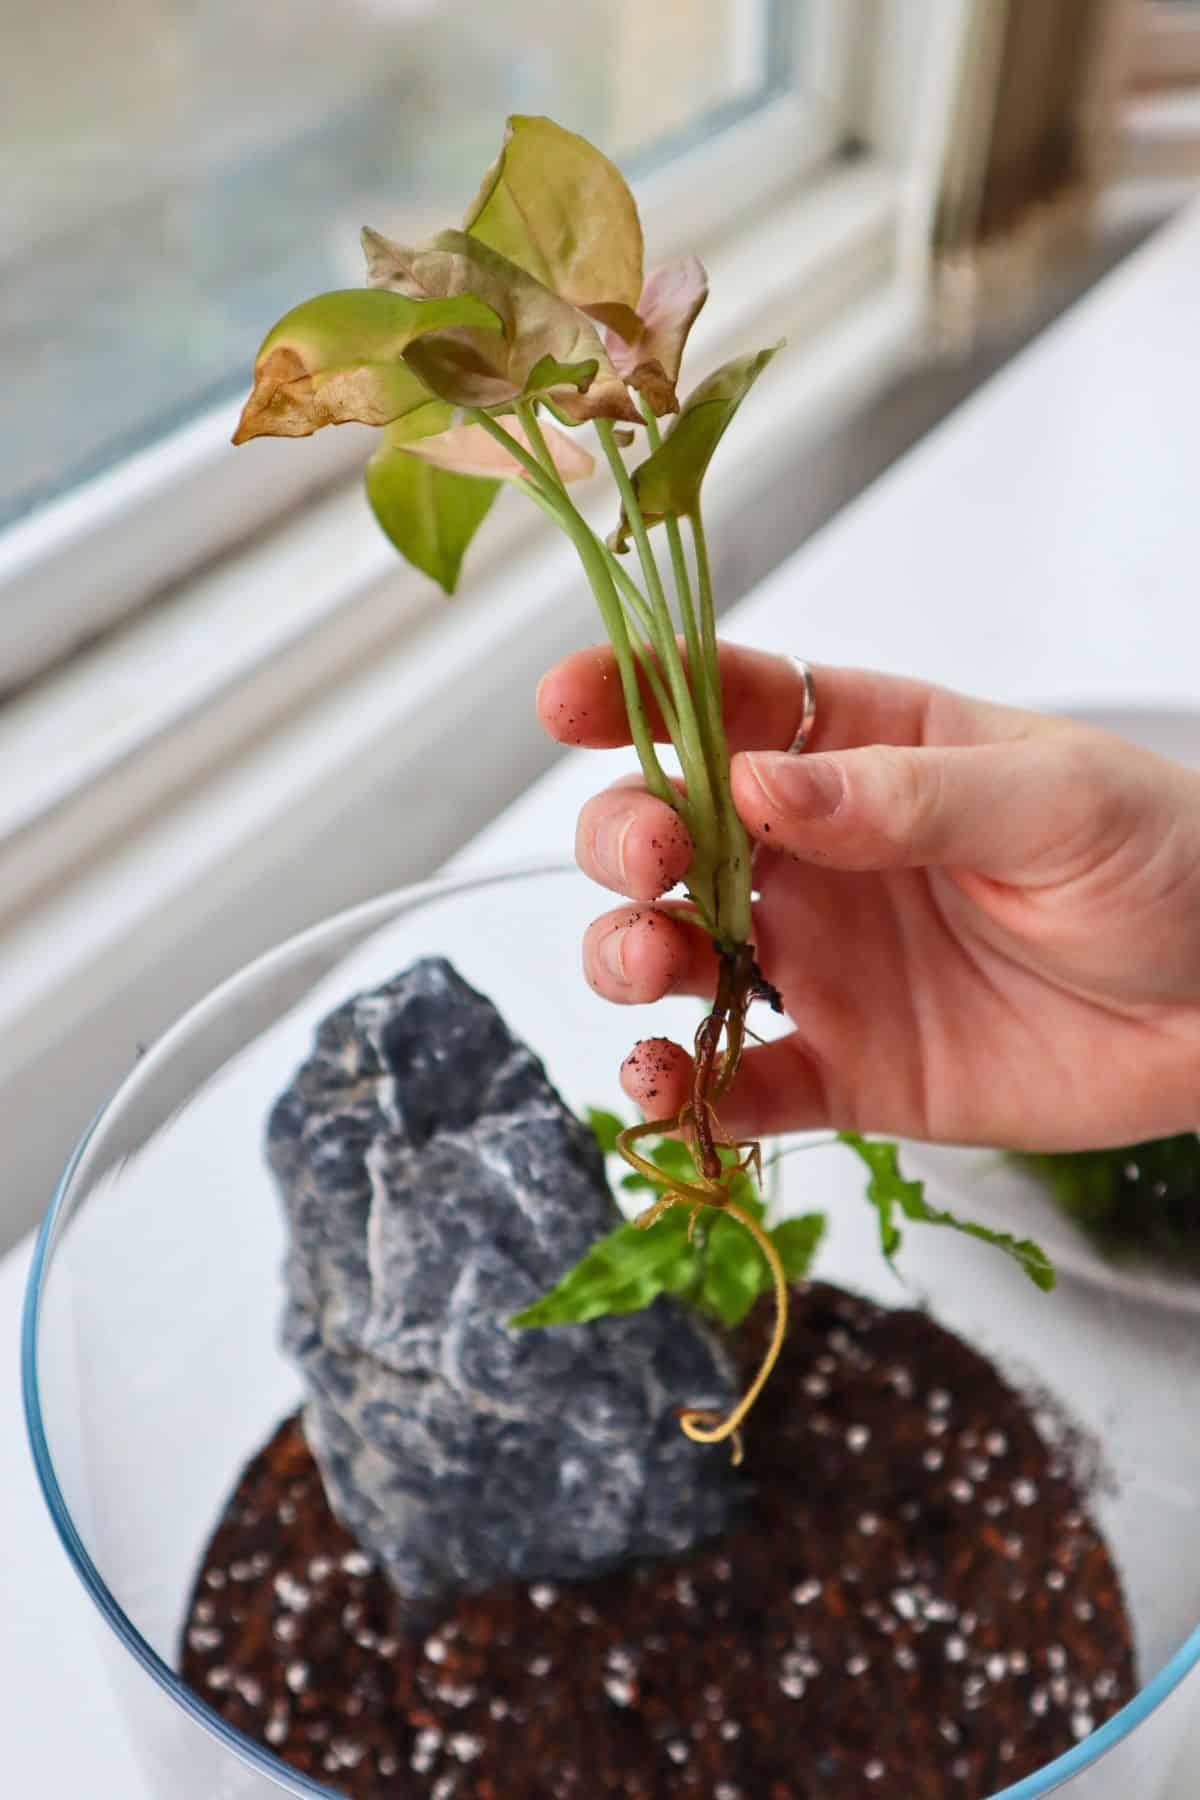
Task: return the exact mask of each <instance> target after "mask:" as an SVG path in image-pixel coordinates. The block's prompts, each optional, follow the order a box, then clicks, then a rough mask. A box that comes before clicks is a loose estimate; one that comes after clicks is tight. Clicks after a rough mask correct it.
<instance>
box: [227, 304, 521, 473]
mask: <svg viewBox="0 0 1200 1800" xmlns="http://www.w3.org/2000/svg"><path fill="white" fill-rule="evenodd" d="M501 325H502V321H501V318H500V317H499V315H498V314H497V313H496V312H495V311H494V310H493V309H492V308H491V307H490V306H488V305H486V304H485V303H484V302H483V301H482V300H479V299H476V298H475V297H474V296H473V295H470V294H467V293H461V294H458V295H455V296H454V297H439V298H437V299H434V300H429V299H417V298H410V297H405V296H404V295H401V294H389V293H384V292H379V291H373V290H372V289H369V288H351V289H348V290H346V291H345V292H341V293H333V294H319V295H318V296H317V298H316V299H315V300H307V301H305V303H304V304H303V305H302V306H297V307H295V308H294V309H293V310H292V311H291V312H290V313H287V314H285V316H284V317H283V318H282V319H280V321H279V323H278V325H276V326H275V328H274V330H273V331H271V332H269V333H268V335H267V337H266V339H265V340H264V342H263V346H262V348H261V350H260V351H259V353H258V357H257V359H256V361H255V365H254V388H253V391H252V392H251V395H250V398H249V399H248V400H247V402H246V404H245V406H244V408H243V409H242V416H241V419H240V420H239V422H238V428H237V431H236V432H235V433H234V438H233V441H234V443H235V444H242V443H245V442H246V440H247V439H248V438H254V437H307V436H308V435H309V434H310V433H311V432H314V431H318V430H319V429H320V428H321V426H322V425H341V424H345V423H346V422H347V421H348V420H351V419H357V420H359V421H360V422H361V423H362V424H364V425H387V424H389V423H390V422H391V421H392V420H393V419H397V418H399V417H401V415H402V414H404V413H407V412H410V411H411V410H412V409H413V408H414V407H417V406H420V405H423V404H424V402H425V401H426V400H428V398H429V395H428V393H427V392H426V391H425V389H424V388H423V387H422V386H421V383H420V381H419V380H418V378H417V377H416V375H414V373H413V371H412V370H411V369H410V368H409V367H408V366H407V364H406V363H405V362H404V361H403V355H404V352H405V350H406V349H407V348H408V347H409V345H410V344H412V343H413V342H414V341H415V340H416V339H417V338H419V337H421V336H422V335H423V334H424V333H426V332H441V331H447V330H454V329H458V328H465V327H471V328H472V332H473V335H475V336H478V338H479V339H480V341H485V340H487V339H489V338H490V339H492V340H493V341H494V342H495V343H497V344H500V343H502V341H503V339H502V336H501Z"/></svg>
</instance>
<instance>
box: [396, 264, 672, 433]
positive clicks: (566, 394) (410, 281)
mask: <svg viewBox="0 0 1200 1800" xmlns="http://www.w3.org/2000/svg"><path fill="white" fill-rule="evenodd" d="M363 248H364V249H365V251H366V254H367V274H368V279H369V280H370V281H371V282H372V283H373V285H374V286H376V287H385V288H387V289H388V290H389V291H391V292H393V293H396V294H399V295H403V296H408V297H411V298H424V299H427V300H428V299H435V298H436V299H442V298H447V297H451V296H456V295H468V294H469V295H473V296H475V297H476V298H478V299H479V300H482V301H484V302H486V304H487V305H488V306H490V307H491V308H492V310H493V311H494V312H495V313H496V314H497V315H498V316H499V318H500V319H501V321H502V323H503V334H502V336H500V337H496V336H495V335H494V334H492V333H490V332H482V331H457V332H453V333H440V334H439V335H438V336H437V337H436V338H431V339H430V340H429V342H428V343H427V344H421V343H415V342H414V343H413V344H411V345H410V346H409V348H408V350H407V351H406V353H405V356H406V360H407V362H408V364H409V367H410V368H411V369H412V370H413V371H414V373H415V374H416V375H418V376H419V378H420V380H421V381H422V382H423V383H424V384H425V386H426V387H427V388H429V389H430V390H431V392H433V393H435V394H437V395H438V396H439V397H440V398H441V399H443V400H446V401H448V402H449V403H450V404H451V405H452V406H478V407H484V408H486V409H487V410H488V411H490V412H497V413H501V412H511V411H512V408H513V405H514V403H515V402H516V401H517V400H529V399H535V398H537V399H541V398H545V399H548V400H551V401H552V402H553V404H554V408H555V411H556V412H557V413H558V414H559V415H560V416H562V417H565V418H567V419H569V420H570V421H571V422H572V423H573V424H581V423H582V422H583V421H584V420H586V419H595V418H602V419H628V420H630V421H633V422H638V421H639V420H640V415H639V413H638V411H637V409H636V407H635V406H634V404H633V401H632V400H631V399H630V397H629V393H628V390H627V389H626V387H625V383H624V382H623V381H622V380H621V378H620V376H619V375H618V374H617V372H616V370H615V369H614V368H613V366H612V363H611V362H610V361H609V359H608V354H607V352H606V351H605V348H604V345H603V344H602V343H601V341H600V334H599V333H598V332H597V330H596V328H595V326H594V325H593V324H592V323H591V322H590V320H588V319H585V318H584V317H583V315H582V313H580V312H579V311H577V309H576V308H575V307H574V306H572V305H570V303H569V302H568V301H566V300H561V299H559V297H558V295H557V294H552V293H551V292H550V290H549V288H546V287H543V286H542V284H541V282H539V281H535V280H534V279H533V277H532V276H531V275H528V274H527V273H526V272H525V270H524V269H522V268H519V267H518V265H517V264H516V263H512V262H509V260H508V258H507V257H504V256H501V255H500V254H499V253H498V252H497V251H495V250H492V249H490V248H489V247H488V245H486V244H483V243H480V242H479V241H478V240H476V239H475V238H473V237H468V235H467V234H466V232H463V231H443V232H441V233H439V235H438V236H437V237H436V238H434V240H433V242H432V243H431V244H429V245H426V246H425V247H424V248H421V249H410V248H408V247H407V246H405V245H402V244H393V243H391V242H390V241H389V240H388V239H387V238H384V237H381V236H380V235H379V233H378V232H374V231H365V232H364V233H363Z"/></svg>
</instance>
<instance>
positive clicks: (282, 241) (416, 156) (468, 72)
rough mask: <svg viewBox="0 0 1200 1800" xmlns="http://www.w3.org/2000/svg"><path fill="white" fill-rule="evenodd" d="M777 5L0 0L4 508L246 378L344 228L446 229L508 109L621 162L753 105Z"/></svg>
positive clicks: (778, 62) (28, 499) (56, 486)
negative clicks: (587, 141)
mask: <svg viewBox="0 0 1200 1800" xmlns="http://www.w3.org/2000/svg"><path fill="white" fill-rule="evenodd" d="M796 12H797V6H796V5H795V4H794V3H793V0H553V3H548V0H488V3H487V4H479V3H478V0H257V3H256V4H254V5H252V6H248V5H246V4H244V0H107V4H105V5H104V6H102V7H98V6H97V5H96V4H95V0H15V4H14V5H13V7H12V8H11V9H10V10H7V11H6V15H5V24H4V28H3V42H4V55H3V59H2V63H3V66H2V67H0V145H2V146H3V166H4V168H5V171H6V179H5V181H4V183H3V184H2V185H0V262H2V265H3V267H2V270H0V380H2V382H3V391H4V395H5V415H6V427H7V428H6V430H5V432H4V433H3V436H2V437H0V525H3V524H5V523H9V522H11V521H12V520H14V519H16V518H18V517H20V516H21V515H22V514H23V513H24V512H26V511H28V510H29V509H31V508H33V507H35V506H37V505H38V504H40V503H41V502H43V501H45V500H46V499H49V498H51V497H52V496H54V495H55V494H57V493H60V492H62V491H63V490H64V489H67V488H69V487H71V486H72V485H74V484H75V483H76V482H78V481H79V480H80V479H81V478H83V477H85V476H87V475H90V474H93V473H96V472H98V471H99V470H101V469H103V468H104V467H105V466H107V465H108V464H109V463H111V462H112V461H114V460H115V459H117V458H119V457H120V456H123V455H126V454H128V453H129V452H130V451H132V450H134V449H136V448H140V447H141V446H143V445H145V444H146V443H148V442H151V441H153V440H154V439H155V438H156V437H158V436H160V435H162V434H163V433H164V432H165V431H167V430H169V429H171V428H172V427H174V426H177V425H179V424H181V423H183V422H185V421H186V420H187V419H188V418H189V417H191V416H192V415H194V414H195V413H197V412H198V411H200V410H201V409H203V408H204V407H206V406H209V405H212V404H213V403H215V402H216V401H218V400H220V399H222V398H224V397H226V396H227V395H232V394H233V392H234V391H235V390H237V389H238V388H240V387H241V386H243V385H244V383H245V380H246V376H247V373H248V365H249V358H250V356H251V353H252V351H253V349H254V347H255V346H256V345H257V343H258V341H259V338H260V337H261V335H262V333H263V331H264V330H265V328H266V327H267V326H268V325H269V324H270V323H271V321H272V320H273V319H274V318H276V317H277V316H278V315H279V313H280V312H282V311H283V310H285V309H286V308H287V307H288V306H290V305H291V304H293V303H294V302H295V301H296V300H297V299H299V298H302V297H304V296H306V295H308V294H310V293H312V292H315V291H319V290H320V289H321V288H324V287H329V286H339V285H353V284H357V283H358V282H359V281H360V280H361V278H362V264H361V258H360V255H359V252H358V246H357V227H358V226H359V225H360V224H366V223H370V224H372V225H374V226H376V227H377V228H378V229H380V230H382V231H385V232H388V233H390V234H392V235H397V236H403V237H407V238H410V239H411V238H412V237H414V236H419V235H423V234H424V233H426V232H427V231H429V230H431V229H435V228H438V227H440V226H442V225H445V224H446V223H449V222H452V221H453V220H454V219H455V218H457V217H458V216H459V214H460V213H461V211H462V208H463V207H464V205H465V204H466V202H467V200H468V199H469V198H470V197H471V195H472V194H473V193H474V191H475V187H476V184H477V182H478V178H479V176H480V174H481V172H482V170H483V168H484V167H485V166H486V164H487V163H488V161H489V160H490V159H491V157H492V156H493V155H494V153H495V151H496V149H497V147H498V143H499V136H500V130H501V126H502V121H503V118H504V115H505V114H506V113H507V112H511V111H518V112H548V113H551V114H552V115H554V116H555V117H557V118H559V119H561V120H562V121H563V122H565V123H570V124H571V125H573V126H574V127H575V128H577V129H579V130H580V131H582V132H584V133H585V134H587V135H588V136H590V137H593V138H594V139H595V140H596V141H598V142H599V143H600V144H601V145H602V146H603V147H604V148H606V149H607V150H609V151H610V152H611V153H612V154H613V155H615V156H618V157H619V158H620V159H621V161H622V163H623V165H624V166H625V167H626V168H627V169H630V170H632V171H633V172H634V173H635V174H636V173H637V172H639V171H643V170H645V169H647V168H648V167H651V166H652V165H653V164H654V163H655V161H656V160H661V159H663V158H665V157H666V156H669V155H670V154H672V153H673V151H674V150H675V149H676V148H677V147H678V146H680V145H681V144H683V143H685V142H687V141H690V140H694V139H695V138H696V137H698V136H704V135H706V134H709V133H712V132H716V131H719V130H720V129H722V128H723V127H724V126H725V125H726V124H728V123H729V122H730V121H731V120H732V119H734V118H736V117H738V116H741V115H743V114H744V113H746V112H747V111H749V110H751V109H753V108H755V107H758V106H761V105H763V104H765V103H766V101H767V100H769V99H770V97H771V96H772V94H773V93H774V92H776V91H777V90H778V89H779V88H780V87H781V86H782V85H783V84H784V83H786V82H787V81H789V80H790V78H791V70H790V66H789V59H788V55H787V52H786V43H787V42H790V40H791V36H792V29H793V26H794V20H795V14H796Z"/></svg>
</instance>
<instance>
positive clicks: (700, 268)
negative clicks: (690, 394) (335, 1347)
mask: <svg viewBox="0 0 1200 1800" xmlns="http://www.w3.org/2000/svg"><path fill="white" fill-rule="evenodd" d="M707 298H708V276H707V275H706V274H705V271H704V264H703V263H702V262H700V261H699V260H698V259H697V258H696V257H694V256H685V257H683V258H682V259H681V260H680V261H679V262H673V263H668V264H667V265H666V267H665V268H662V269H655V271H654V273H653V274H652V275H650V276H649V277H648V278H647V281H646V285H645V287H644V288H643V289H642V295H641V299H640V300H639V301H638V316H637V319H636V331H635V332H634V334H633V335H631V336H626V335H624V334H622V333H621V332H620V331H615V330H612V329H610V330H609V331H607V332H606V333H605V337H604V344H605V348H606V349H607V351H608V354H609V356H610V357H611V358H612V365H613V368H614V369H615V370H616V371H617V374H618V375H620V376H622V377H623V378H624V379H625V380H626V381H627V382H628V383H629V385H630V386H631V387H635V388H637V389H638V390H639V391H640V392H641V393H642V394H643V396H644V397H645V399H646V400H647V401H648V402H649V404H650V406H651V407H652V408H653V410H654V411H655V412H656V413H660V414H661V413H671V412H676V411H678V408H679V398H678V395H677V394H676V391H675V384H676V383H677V382H678V380H679V366H680V363H681V362H682V361H683V350H684V345H685V344H686V343H687V340H688V333H689V332H690V331H691V329H692V326H693V325H694V324H695V322H696V318H697V315H698V314H699V312H700V308H701V307H702V306H703V305H704V302H705V301H706V300H707Z"/></svg>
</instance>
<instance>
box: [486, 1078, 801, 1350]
mask: <svg viewBox="0 0 1200 1800" xmlns="http://www.w3.org/2000/svg"><path fill="white" fill-rule="evenodd" d="M588 1123H589V1125H590V1126H591V1128H592V1130H593V1132H594V1133H595V1135H596V1141H597V1143H598V1144H599V1146H600V1148H601V1150H603V1151H604V1153H605V1154H606V1155H610V1154H612V1153H614V1152H615V1150H616V1144H617V1137H618V1135H619V1134H620V1132H621V1131H623V1130H624V1129H625V1127H624V1123H623V1121H622V1120H621V1119H619V1118H618V1117H617V1115H616V1114H615V1113H610V1112H598V1111H592V1112H589V1114H588ZM643 1149H644V1151H645V1154H646V1156H647V1158H648V1160H650V1161H651V1162H653V1163H654V1165H655V1166H656V1167H657V1168H658V1169H661V1171H662V1177H663V1178H662V1180H661V1181H652V1180H650V1178H649V1177H648V1176H645V1175H641V1174H637V1173H635V1174H630V1175H627V1176H626V1177H625V1179H624V1181H623V1182H622V1184H621V1185H622V1186H623V1187H625V1188H629V1189H632V1190H638V1189H640V1190H643V1191H646V1190H648V1191H649V1192H651V1193H655V1194H663V1193H666V1192H667V1191H668V1190H669V1189H670V1188H671V1187H673V1186H675V1185H676V1184H678V1183H679V1182H681V1181H694V1180H695V1179H696V1175H697V1170H696V1165H695V1162H694V1161H693V1158H692V1155H691V1152H690V1151H689V1149H688V1147H687V1145H686V1144H684V1143H682V1142H681V1141H680V1140H679V1139H678V1138H660V1139H658V1140H657V1142H655V1143H654V1144H653V1145H652V1146H651V1147H650V1148H648V1149H647V1148H646V1147H645V1146H643ZM720 1156H721V1160H722V1162H723V1163H724V1164H725V1166H726V1168H729V1167H730V1166H731V1165H732V1164H733V1163H734V1162H736V1160H737V1154H736V1152H735V1151H732V1150H726V1149H722V1150H721V1151H720ZM729 1192H730V1198H731V1199H732V1200H734V1201H735V1202H736V1204H737V1205H738V1206H740V1207H741V1208H742V1209H743V1211H745V1212H747V1213H749V1214H751V1215H752V1217H753V1218H755V1219H757V1220H759V1221H760V1222H761V1220H762V1218H763V1215H764V1212H765V1208H764V1206H763V1203H762V1201H761V1200H760V1199H759V1197H758V1195H757V1193H756V1192H755V1189H754V1183H753V1181H752V1180H751V1178H750V1176H749V1175H748V1174H746V1173H744V1172H742V1173H739V1174H737V1175H735V1176H734V1178H733V1180H732V1182H731V1183H730V1188H729ZM689 1216H690V1215H689V1208H688V1207H686V1206H678V1207H675V1208H673V1209H672V1210H671V1211H670V1212H668V1213H666V1214H664V1216H663V1217H662V1218H661V1219H660V1220H659V1221H658V1223H657V1224H656V1225H652V1226H651V1227H650V1229H649V1231H639V1230H638V1228H637V1227H636V1226H635V1225H633V1224H627V1225H622V1226H619V1227H618V1229H617V1230H616V1231H614V1232H611V1233H610V1234H609V1236H608V1237H606V1238H604V1239H603V1240H602V1242H601V1243H599V1244H597V1245H595V1246H593V1248H592V1249H591V1250H590V1251H589V1252H588V1253H587V1255H586V1256H585V1257H584V1258H583V1260H582V1261H581V1262H579V1263H577V1264H576V1266H575V1268H573V1269H571V1270H569V1271H568V1273H567V1274H566V1275H564V1276H563V1279H562V1280H561V1281H560V1282H559V1284H558V1286H557V1287H556V1288H554V1289H553V1291H552V1292H551V1293H549V1294H547V1295H546V1296H545V1297H544V1299H542V1300H539V1301H537V1302H536V1303H535V1304H534V1305H533V1306H531V1307H527V1308H526V1310H525V1311H524V1312H523V1313H520V1314H518V1316H517V1317H516V1318H515V1319H512V1320H511V1321H510V1323H511V1324H513V1325H520V1326H525V1325H565V1324H577V1323H580V1322H582V1321H584V1320H587V1319H594V1318H599V1317H600V1316H601V1315H603V1314H604V1313H610V1312H635V1311H637V1310H639V1309H640V1308H641V1307H644V1306H649V1305H650V1304H651V1302H652V1301H653V1300H655V1299H656V1298H657V1296H658V1295H659V1294H676V1295H678V1296H679V1297H681V1298H682V1299H684V1300H687V1301H688V1302H689V1303H690V1304H691V1305H693V1306H697V1307H699V1308H700V1309H701V1310H702V1311H703V1312H706V1313H709V1314H710V1315H712V1316H713V1317H715V1318H718V1319H720V1320H721V1321H722V1322H723V1323H724V1324H725V1325H727V1326H729V1327H730V1328H732V1327H734V1326H736V1325H740V1324H741V1322H742V1320H743V1319H744V1318H745V1317H746V1314H747V1313H748V1312H749V1311H750V1308H751V1307H752V1306H753V1305H754V1302H755V1301H756V1300H757V1299H758V1297H759V1295H760V1294H763V1293H766V1292H768V1291H769V1290H770V1287H771V1285H772V1284H771V1272H770V1270H769V1268H768V1267H767V1264H766V1261H765V1259H764V1258H763V1255H762V1252H761V1250H760V1249H759V1247H758V1245H757V1244H756V1243H755V1241H754V1239H753V1238H752V1237H751V1236H750V1234H749V1233H748V1232H747V1231H746V1229H745V1227H744V1226H742V1225H740V1224H739V1223H738V1221H737V1220H736V1219H733V1218H730V1217H729V1215H728V1214H726V1213H722V1212H721V1211H720V1210H719V1209H718V1208H713V1209H711V1210H705V1211H704V1212H702V1213H701V1214H700V1217H699V1218H698V1220H697V1222H696V1229H695V1232H694V1234H693V1236H692V1237H691V1238H690V1239H689V1237H688V1220H689ZM823 1227H824V1220H823V1219H822V1218H821V1217H820V1216H819V1215H816V1214H813V1215H810V1216H808V1217H806V1218H804V1219H789V1220H787V1221H786V1222H785V1223H784V1224H782V1225H778V1226H776V1228H775V1230H774V1231H773V1232H772V1233H771V1236H772V1239H773V1240H774V1241H775V1243H776V1244H777V1245H778V1247H779V1250H780V1255H781V1257H782V1259H783V1263H784V1267H785V1269H786V1270H787V1272H788V1274H789V1278H796V1279H798V1278H799V1277H800V1276H802V1275H804V1274H806V1273H807V1272H808V1267H809V1264H810V1262H811V1261H812V1256H813V1253H814V1251H815V1249H816V1246H817V1244H818V1242H819V1241H820V1237H821V1233H822V1230H823ZM648 1246H649V1247H648Z"/></svg>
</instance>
